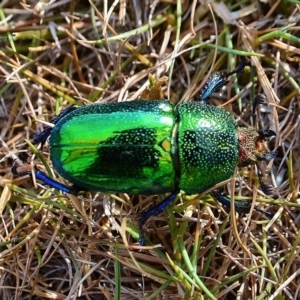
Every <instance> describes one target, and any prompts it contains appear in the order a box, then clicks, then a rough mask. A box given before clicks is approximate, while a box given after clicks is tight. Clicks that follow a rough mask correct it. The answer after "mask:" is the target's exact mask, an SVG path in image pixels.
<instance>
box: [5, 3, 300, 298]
mask: <svg viewBox="0 0 300 300" xmlns="http://www.w3.org/2000/svg"><path fill="white" fill-rule="evenodd" d="M204 2H205V1H172V0H169V1H136V0H133V1H123V0H119V1H118V0H116V1H107V0H104V1H26V5H25V1H21V2H20V1H2V2H1V4H0V45H1V50H0V76H1V77H0V78H1V79H0V193H1V195H0V213H1V221H0V298H1V299H4V300H6V299H87V300H91V299H97V300H98V299H299V298H300V290H299V260H300V256H299V246H298V245H299V242H300V231H299V228H300V221H299V220H300V218H299V208H300V194H299V185H300V142H299V140H300V117H299V116H300V87H299V85H300V80H299V78H300V76H299V70H300V68H299V66H300V65H299V63H300V59H299V53H300V50H299V49H300V39H299V26H300V9H299V6H297V5H295V4H294V3H295V1H289V0H287V1H276V3H273V2H272V1H257V2H256V3H255V5H254V4H253V1H249V0H245V1H243V2H242V3H240V2H234V1H226V2H225V1H210V5H211V11H210V10H209V6H208V5H207V4H205V3H204ZM214 18H215V19H214ZM241 56H243V57H246V65H247V66H246V67H245V69H244V70H243V71H242V72H240V73H239V74H237V75H236V76H231V77H230V78H228V79H229V83H228V85H227V86H226V88H224V89H222V90H221V91H220V92H218V93H214V94H213V97H212V99H210V103H211V104H212V105H218V106H224V108H225V109H226V110H229V111H230V112H231V114H232V115H233V116H234V117H235V119H236V120H237V124H238V125H239V126H249V125H251V121H250V120H251V117H252V111H251V105H250V103H251V101H252V100H253V98H254V96H255V95H256V94H258V93H264V94H265V95H266V99H267V102H268V105H260V107H259V109H258V116H257V120H258V127H259V128H263V129H271V130H273V131H275V132H276V138H274V139H271V141H270V142H269V145H270V148H271V149H272V150H273V149H277V151H278V155H277V157H276V158H275V159H272V160H271V161H270V163H268V164H266V163H265V162H261V164H259V166H261V168H262V170H263V173H264V174H263V175H264V178H263V179H264V180H266V181H267V183H268V184H272V186H274V189H273V194H272V195H270V196H267V195H265V194H264V193H263V192H262V191H261V189H260V186H259V180H258V177H257V171H256V169H255V168H254V167H252V166H248V167H246V168H238V169H237V176H236V178H235V180H232V179H228V180H227V181H225V182H221V183H220V184H218V185H217V186H215V187H213V188H214V189H216V188H220V187H224V192H225V193H227V194H231V196H230V197H232V199H234V202H235V203H236V202H238V201H239V200H241V199H249V200H250V201H253V202H255V203H254V204H253V207H254V206H258V207H259V208H261V209H263V210H265V211H267V212H269V213H270V214H273V215H274V217H273V219H272V220H271V219H270V218H268V217H266V216H265V215H263V214H261V213H258V212H257V211H255V210H253V212H251V214H249V215H234V216H233V215H232V212H231V214H228V212H226V211H225V210H224V209H223V208H222V207H221V206H220V205H218V204H217V203H216V202H215V201H214V200H213V198H212V197H211V196H210V194H209V191H205V192H203V193H201V194H200V195H192V196H190V195H185V194H184V191H182V192H181V194H180V195H179V197H177V199H178V200H176V201H175V203H172V204H171V205H170V206H169V207H168V208H167V209H165V212H164V213H162V214H159V215H157V216H153V217H151V218H150V219H149V221H148V222H147V224H146V226H145V232H146V237H147V240H149V241H151V242H152V243H153V245H151V244H150V243H148V244H147V246H145V247H143V248H141V247H140V246H138V245H137V241H138V238H139V230H138V220H139V217H140V213H141V212H142V211H145V210H146V209H147V208H149V207H152V206H153V204H154V203H158V202H159V201H161V200H162V199H164V198H165V195H151V196H144V195H130V194H125V193H123V194H103V193H101V192H92V191H87V192H84V193H81V194H80V195H79V196H78V195H76V196H75V195H71V196H69V195H66V194H64V193H61V192H59V191H57V190H55V189H50V188H48V187H47V186H45V185H43V184H42V183H41V182H40V181H37V183H36V185H35V184H34V182H33V181H32V179H31V178H30V177H29V176H22V177H16V176H14V175H13V172H12V171H11V170H12V166H13V165H14V163H16V164H17V165H18V167H20V168H22V166H21V165H22V164H23V165H24V166H23V168H26V167H27V168H28V169H30V170H33V169H34V166H38V167H39V168H43V169H46V170H49V172H53V175H54V176H55V177H56V178H57V179H58V180H60V181H63V182H65V181H64V178H61V177H58V174H57V173H56V171H55V170H53V168H52V162H51V159H50V157H49V145H48V144H47V143H46V144H45V145H44V147H42V148H41V147H38V148H36V147H35V146H32V145H31V144H30V143H29V142H27V141H31V140H32V138H33V137H34V136H35V135H36V134H37V133H39V132H41V131H42V130H43V126H44V125H43V124H49V121H50V120H51V119H53V117H55V115H58V114H59V113H60V112H61V111H62V110H63V109H65V108H67V107H70V105H73V104H75V105H78V106H82V105H89V104H91V103H93V102H106V103H109V102H116V101H125V100H128V99H130V100H133V99H137V98H142V99H141V101H142V100H143V99H145V98H147V99H153V98H155V99H157V98H165V99H169V100H170V101H171V102H172V103H173V104H174V105H176V104H178V103H180V102H182V101H187V100H191V98H193V100H195V99H196V100H197V98H198V94H199V89H200V85H201V82H202V80H203V79H204V78H205V76H206V75H207V74H208V73H209V70H210V68H211V70H214V71H221V72H223V73H227V72H230V71H232V70H234V69H235V68H236V67H237V65H238V64H239V62H240V61H241ZM148 78H149V80H148ZM167 79H168V80H167ZM149 81H150V83H149ZM155 99H154V100H153V101H155ZM120 126H122V124H120ZM36 154H38V155H36ZM40 158H43V161H42V164H41V159H40ZM268 180H269V182H268ZM65 183H66V184H67V185H68V184H69V183H67V182H65ZM124 192H126V191H124ZM233 218H234V220H232V219H233ZM232 224H234V230H233V228H232V226H233V225H232ZM236 236H239V239H237V238H236Z"/></svg>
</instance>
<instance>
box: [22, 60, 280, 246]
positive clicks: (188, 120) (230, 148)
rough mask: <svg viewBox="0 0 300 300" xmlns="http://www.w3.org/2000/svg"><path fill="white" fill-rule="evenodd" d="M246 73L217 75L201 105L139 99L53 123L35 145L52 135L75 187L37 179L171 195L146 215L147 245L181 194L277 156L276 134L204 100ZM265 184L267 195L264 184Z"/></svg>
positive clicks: (58, 164) (61, 167) (69, 114)
mask: <svg viewBox="0 0 300 300" xmlns="http://www.w3.org/2000/svg"><path fill="white" fill-rule="evenodd" d="M243 67H244V63H242V64H241V65H240V66H239V67H238V68H237V69H236V70H234V71H232V72H230V73H228V74H225V75H224V74H219V73H214V74H213V75H212V76H211V77H210V78H209V79H208V82H207V83H206V84H205V86H204V87H203V89H202V91H201V92H200V101H197V102H192V101H190V102H184V103H182V104H179V105H177V106H174V105H173V104H172V103H170V102H169V101H168V100H155V101H153V100H151V101H150V100H137V101H128V102H121V103H104V104H93V105H88V106H84V107H80V108H71V109H69V110H66V111H64V112H63V113H62V114H61V115H59V116H58V117H56V118H55V119H54V120H53V123H55V126H54V128H46V129H45V130H44V131H43V132H42V133H41V134H40V135H38V136H37V137H36V138H35V139H34V142H35V143H38V142H42V143H44V142H45V141H46V139H47V138H48V136H50V139H49V145H50V155H51V161H52V163H53V166H54V168H55V169H56V170H57V172H58V173H59V174H60V175H61V176H62V177H64V178H65V179H67V180H69V181H70V182H71V183H73V184H74V187H68V186H65V185H63V184H62V183H60V182H57V181H55V180H53V179H51V178H49V177H48V176H47V175H45V174H44V173H42V172H40V171H36V177H37V179H40V180H43V181H44V182H45V183H46V184H48V185H50V186H52V187H55V188H58V189H60V190H62V191H64V192H67V193H73V194H75V193H77V191H80V190H95V191H102V192H127V193H130V194H144V195H147V194H148V195H149V194H158V193H159V194H162V193H167V192H171V195H170V196H168V197H167V198H166V199H165V200H164V201H162V202H161V203H159V204H158V205H157V206H155V207H154V208H152V209H150V210H149V211H147V212H145V213H143V215H142V217H141V219H140V222H139V225H140V229H141V241H140V244H144V236H143V230H142V229H143V225H144V223H145V221H146V220H147V219H148V218H149V217H150V216H152V215H153V214H156V213H158V212H161V211H162V210H163V209H164V208H165V207H166V206H167V205H169V204H170V202H171V201H173V200H174V199H175V197H176V195H177V194H178V193H179V191H180V190H183V191H185V192H186V193H187V194H196V193H201V192H203V191H205V190H207V189H209V188H211V187H213V186H214V185H216V184H217V183H220V182H222V181H224V180H227V179H229V178H230V177H232V175H233V173H234V169H235V167H236V166H237V165H243V166H244V165H247V164H251V163H256V162H257V160H269V159H272V158H274V157H276V152H272V151H269V149H268V147H267V144H266V142H267V141H268V138H269V137H271V136H274V135H275V133H274V132H273V131H271V130H263V131H259V132H257V131H256V130H255V129H254V128H252V127H249V128H239V127H237V126H236V122H235V120H234V118H233V116H232V115H231V114H230V113H229V112H227V111H226V110H224V109H222V108H218V107H215V106H211V105H209V104H207V103H206V102H205V101H206V100H207V98H209V97H210V95H211V94H212V92H214V91H215V90H217V89H219V88H220V87H222V86H224V85H225V84H226V83H227V80H226V79H227V78H228V76H230V75H232V74H233V73H236V72H238V71H240V70H241V69H243ZM262 100H263V97H262V96H259V97H256V101H255V103H254V105H256V104H257V103H264V101H262ZM23 174H24V173H22V175H23ZM19 175H20V172H19ZM259 177H260V180H261V176H259ZM261 186H262V188H263V189H264V190H265V192H266V193H269V191H270V190H269V188H268V187H267V186H266V185H264V183H263V182H262V180H261ZM213 196H214V197H215V198H217V199H218V200H219V201H220V202H221V203H223V204H225V205H227V206H230V200H229V199H228V198H227V197H226V196H223V195H222V194H221V193H219V192H218V191H217V190H215V191H214V192H213ZM240 203H242V204H238V206H237V209H238V210H240V211H241V210H246V211H247V210H248V209H249V207H250V206H249V204H248V202H245V201H242V202H240Z"/></svg>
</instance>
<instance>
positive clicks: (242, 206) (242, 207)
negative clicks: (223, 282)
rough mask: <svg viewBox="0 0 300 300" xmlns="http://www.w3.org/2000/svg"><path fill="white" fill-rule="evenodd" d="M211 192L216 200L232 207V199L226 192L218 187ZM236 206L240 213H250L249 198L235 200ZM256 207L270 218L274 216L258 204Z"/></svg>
mask: <svg viewBox="0 0 300 300" xmlns="http://www.w3.org/2000/svg"><path fill="white" fill-rule="evenodd" d="M210 193H211V195H212V196H213V197H214V198H215V199H216V200H218V201H219V202H220V203H221V204H223V205H224V206H226V207H227V208H228V209H230V205H231V200H230V198H229V197H228V196H227V195H226V194H223V193H221V192H220V190H218V189H216V190H213V191H211V192H210ZM234 207H235V210H236V211H237V212H238V213H246V214H247V213H249V211H250V209H251V204H250V202H249V201H248V200H241V201H235V202H234ZM254 209H255V210H256V211H258V212H260V213H263V214H265V215H266V216H267V217H269V218H272V217H273V216H274V215H273V214H272V213H269V212H267V211H264V210H261V209H259V208H258V207H257V206H254Z"/></svg>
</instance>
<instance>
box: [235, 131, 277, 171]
mask: <svg viewBox="0 0 300 300" xmlns="http://www.w3.org/2000/svg"><path fill="white" fill-rule="evenodd" d="M275 135H276V133H275V132H274V131H273V130H259V131H256V130H255V129H254V128H253V127H248V128H244V127H238V138H239V145H240V150H239V161H238V165H239V166H240V167H244V166H247V165H249V164H255V163H256V162H257V161H261V160H271V159H273V158H275V157H276V156H277V151H270V150H269V147H268V141H269V140H270V137H272V136H275Z"/></svg>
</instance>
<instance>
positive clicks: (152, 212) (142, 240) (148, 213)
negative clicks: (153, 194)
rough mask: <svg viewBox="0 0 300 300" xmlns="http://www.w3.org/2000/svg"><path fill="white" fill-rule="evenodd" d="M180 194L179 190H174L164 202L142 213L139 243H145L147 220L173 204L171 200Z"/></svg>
mask: <svg viewBox="0 0 300 300" xmlns="http://www.w3.org/2000/svg"><path fill="white" fill-rule="evenodd" d="M178 194H179V190H176V191H174V192H172V194H171V195H169V196H168V197H166V198H165V199H164V200H163V201H162V202H160V203H158V204H157V205H156V206H154V207H153V208H151V209H149V210H147V211H145V212H143V213H142V216H141V217H140V219H139V229H140V241H139V245H140V246H143V245H145V234H144V229H143V227H144V225H145V223H146V221H147V220H148V219H149V218H150V217H151V216H153V215H156V214H158V213H160V212H162V211H163V210H164V209H165V208H166V207H167V206H168V205H170V204H171V202H173V201H174V199H175V198H176V197H177V195H178Z"/></svg>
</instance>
